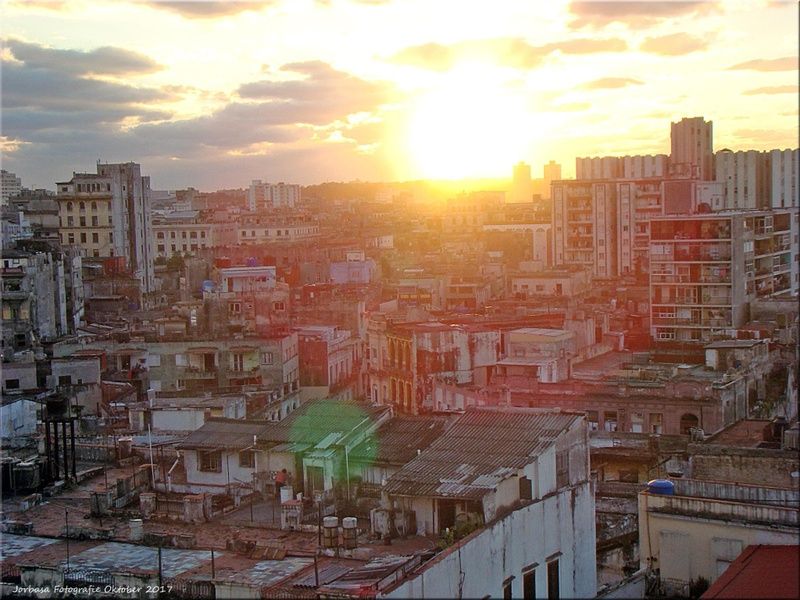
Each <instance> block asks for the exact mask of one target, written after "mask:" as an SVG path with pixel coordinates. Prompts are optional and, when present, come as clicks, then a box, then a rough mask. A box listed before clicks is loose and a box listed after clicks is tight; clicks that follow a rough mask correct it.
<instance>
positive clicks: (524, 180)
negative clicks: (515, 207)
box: [508, 162, 533, 204]
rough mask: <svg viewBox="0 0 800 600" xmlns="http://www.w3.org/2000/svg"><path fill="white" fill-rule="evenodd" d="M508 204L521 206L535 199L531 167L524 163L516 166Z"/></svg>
mask: <svg viewBox="0 0 800 600" xmlns="http://www.w3.org/2000/svg"><path fill="white" fill-rule="evenodd" d="M508 196H509V198H508V202H509V203H510V204H520V203H524V202H530V201H531V200H532V199H533V181H531V166H530V165H529V164H527V163H524V162H519V163H517V164H516V165H514V175H513V179H512V180H511V191H510V193H509V195H508Z"/></svg>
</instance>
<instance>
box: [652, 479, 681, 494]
mask: <svg viewBox="0 0 800 600" xmlns="http://www.w3.org/2000/svg"><path fill="white" fill-rule="evenodd" d="M647 491H648V492H650V493H651V494H659V495H661V496H674V495H675V484H674V483H672V482H671V481H670V480H669V479H653V480H652V481H648V482H647Z"/></svg>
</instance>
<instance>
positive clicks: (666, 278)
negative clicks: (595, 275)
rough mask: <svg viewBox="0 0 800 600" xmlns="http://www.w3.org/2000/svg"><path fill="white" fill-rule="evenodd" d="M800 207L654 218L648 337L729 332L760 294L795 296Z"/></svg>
mask: <svg viewBox="0 0 800 600" xmlns="http://www.w3.org/2000/svg"><path fill="white" fill-rule="evenodd" d="M797 218H798V215H797V212H796V211H794V212H781V213H777V212H776V213H772V212H765V211H761V212H757V211H749V212H731V213H727V212H724V213H717V214H697V215H686V216H672V217H657V218H654V219H653V220H652V221H651V232H650V306H651V337H652V338H653V339H654V340H656V341H659V340H664V341H680V342H692V341H694V342H705V343H707V342H708V341H710V340H711V339H712V338H713V336H714V335H718V334H721V335H728V336H729V335H730V334H729V332H730V331H732V330H735V329H738V328H740V327H742V326H743V325H744V324H745V323H746V322H747V321H748V320H749V319H750V304H751V303H752V302H753V301H754V300H756V299H757V298H767V297H771V296H777V295H781V294H792V295H796V294H797V292H798V278H797V252H798V250H797V246H796V244H793V243H792V239H793V238H794V236H796V235H797V229H798V221H797Z"/></svg>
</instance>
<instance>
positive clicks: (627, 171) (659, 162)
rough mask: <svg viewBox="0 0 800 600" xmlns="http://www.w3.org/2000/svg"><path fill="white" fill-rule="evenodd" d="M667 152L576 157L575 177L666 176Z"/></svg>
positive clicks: (627, 177) (636, 177)
mask: <svg viewBox="0 0 800 600" xmlns="http://www.w3.org/2000/svg"><path fill="white" fill-rule="evenodd" d="M668 167H669V157H667V155H666V154H644V155H635V156H590V157H582V158H576V159H575V179H581V180H584V179H649V178H659V177H666V176H667V173H668Z"/></svg>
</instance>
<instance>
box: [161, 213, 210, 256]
mask: <svg viewBox="0 0 800 600" xmlns="http://www.w3.org/2000/svg"><path fill="white" fill-rule="evenodd" d="M153 237H154V239H155V249H156V256H157V257H159V258H170V257H171V256H173V255H176V254H177V255H185V254H195V253H197V252H198V251H199V250H202V249H205V248H210V247H212V246H213V245H214V225H213V224H212V223H204V222H203V221H201V220H200V212H199V211H193V210H186V211H175V212H172V213H167V214H165V215H161V216H157V217H156V216H154V217H153Z"/></svg>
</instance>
